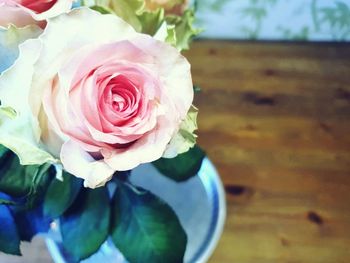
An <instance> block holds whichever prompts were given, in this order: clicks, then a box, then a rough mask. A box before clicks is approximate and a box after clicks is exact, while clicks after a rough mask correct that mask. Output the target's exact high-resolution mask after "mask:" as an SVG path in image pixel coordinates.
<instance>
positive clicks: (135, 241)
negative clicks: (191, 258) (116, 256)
mask: <svg viewBox="0 0 350 263" xmlns="http://www.w3.org/2000/svg"><path fill="white" fill-rule="evenodd" d="M111 225H112V227H111V231H112V233H111V234H112V240H113V242H114V244H115V245H116V247H117V248H118V249H119V250H120V251H121V252H122V253H123V255H124V256H125V257H126V259H127V260H128V261H129V262H131V263H142V262H152V263H164V262H167V263H180V262H183V256H184V253H185V249H186V243H187V236H186V233H185V231H184V230H183V228H182V226H181V224H180V221H179V220H178V218H177V216H176V214H175V213H174V211H173V210H172V209H171V208H170V207H169V206H168V205H167V204H166V203H164V202H163V201H162V200H160V199H159V198H158V197H156V196H155V195H153V194H152V193H151V192H148V191H145V190H144V189H141V188H135V187H133V186H131V185H128V184H123V183H120V184H119V187H118V189H117V191H116V193H115V195H114V197H113V205H112V222H111Z"/></svg>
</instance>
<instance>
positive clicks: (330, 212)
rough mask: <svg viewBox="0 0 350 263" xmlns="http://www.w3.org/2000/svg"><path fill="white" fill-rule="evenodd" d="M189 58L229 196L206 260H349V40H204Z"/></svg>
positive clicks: (204, 136)
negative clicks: (223, 224) (223, 222)
mask: <svg viewBox="0 0 350 263" xmlns="http://www.w3.org/2000/svg"><path fill="white" fill-rule="evenodd" d="M187 56H188V58H189V60H190V62H191V63H192V69H193V78H194V83H195V84H197V85H199V86H200V87H201V88H202V92H201V93H198V94H197V97H196V99H195V104H196V105H197V106H198V108H199V109H200V115H199V126H200V130H199V132H198V134H199V144H200V145H201V146H202V147H203V148H205V149H206V150H207V153H208V155H209V157H210V158H211V159H212V160H213V161H214V163H215V164H216V165H217V168H218V170H219V172H220V174H221V176H222V180H223V181H224V184H225V187H226V193H227V207H228V214H227V222H226V227H225V230H224V233H223V236H222V238H221V241H220V243H219V245H218V247H217V249H216V251H215V253H214V255H213V256H212V258H211V260H210V262H212V263H274V262H281V263H301V262H302V263H321V262H322V263H342V262H343V263H348V262H350V45H349V44H347V45H345V44H295V43H249V42H239V43H237V42H236V43H235V42H215V41H205V42H198V43H195V44H194V45H193V46H192V49H191V51H190V52H189V53H187Z"/></svg>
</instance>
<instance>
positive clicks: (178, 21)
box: [165, 9, 202, 50]
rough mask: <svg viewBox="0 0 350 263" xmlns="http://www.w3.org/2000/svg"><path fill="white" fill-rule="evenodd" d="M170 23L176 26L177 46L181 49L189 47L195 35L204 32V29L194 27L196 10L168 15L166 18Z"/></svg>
mask: <svg viewBox="0 0 350 263" xmlns="http://www.w3.org/2000/svg"><path fill="white" fill-rule="evenodd" d="M165 20H166V22H167V24H168V25H174V26H175V32H176V48H177V49H179V50H183V49H189V44H190V43H191V41H192V39H193V37H195V36H196V35H198V34H199V33H200V32H202V29H198V28H194V27H193V23H194V11H193V10H191V9H188V10H186V11H185V12H184V14H183V15H182V16H181V17H179V16H174V15H171V16H167V17H166V18H165Z"/></svg>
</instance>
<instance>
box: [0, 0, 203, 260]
mask: <svg viewBox="0 0 350 263" xmlns="http://www.w3.org/2000/svg"><path fill="white" fill-rule="evenodd" d="M73 7H74V8H73ZM192 22H193V10H192V9H190V8H189V7H188V3H187V2H186V1H183V0H172V1H171V0H170V1H166V0H92V1H81V2H80V3H73V1H71V0H35V1H34V0H0V72H1V73H0V100H1V105H0V251H2V252H5V253H9V254H16V255H19V254H20V242H21V241H30V240H31V239H32V237H33V236H34V235H36V234H37V233H42V232H44V233H45V232H47V231H48V230H49V228H50V224H52V222H54V221H55V222H58V224H59V226H60V233H61V235H62V239H63V244H64V248H65V250H66V252H67V253H68V254H70V255H71V256H72V258H74V260H75V261H79V260H82V259H85V258H88V257H89V256H91V255H92V254H93V253H95V252H96V251H97V250H98V249H99V248H100V246H101V245H102V244H103V243H104V242H105V240H106V239H107V238H108V237H111V240H112V241H113V243H114V244H115V245H116V247H117V248H118V249H119V250H120V251H121V252H122V253H123V255H124V256H125V258H126V259H127V260H128V261H130V262H174V263H179V262H182V261H183V255H184V252H185V248H186V240H187V238H186V233H185V232H184V230H183V228H182V226H181V224H180V222H179V220H178V218H177V216H176V214H175V213H174V211H173V210H172V208H171V207H170V206H169V205H167V204H166V203H165V202H164V201H162V200H161V199H160V198H159V197H157V196H156V195H155V194H153V193H152V192H149V191H147V190H145V189H142V188H140V187H138V186H135V185H133V184H132V183H131V181H130V180H129V176H130V173H131V172H132V169H134V168H135V167H137V166H138V165H140V164H144V163H152V164H153V165H154V166H155V167H156V168H157V169H158V170H159V171H160V172H161V173H162V174H163V175H164V176H167V177H169V178H171V179H173V180H175V181H184V180H187V179H188V178H190V177H192V176H194V175H196V173H197V171H198V169H199V168H200V165H201V161H202V159H203V157H204V153H203V151H202V150H200V148H199V147H198V146H195V141H196V135H195V134H194V131H195V130H196V128H197V125H196V115H197V109H196V108H195V107H194V106H193V105H192V101H193V95H194V89H193V84H192V80H191V73H190V65H189V63H188V61H187V60H186V59H185V58H184V57H183V56H182V55H181V54H180V51H181V50H183V49H186V48H188V44H189V41H190V40H191V38H192V37H193V36H195V35H196V34H197V33H198V32H199V31H198V30H196V29H194V28H193V26H192Z"/></svg>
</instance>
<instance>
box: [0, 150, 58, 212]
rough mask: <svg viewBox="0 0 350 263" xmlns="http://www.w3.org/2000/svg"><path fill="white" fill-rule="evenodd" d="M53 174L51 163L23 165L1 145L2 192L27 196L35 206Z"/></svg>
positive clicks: (0, 184) (14, 195)
mask: <svg viewBox="0 0 350 263" xmlns="http://www.w3.org/2000/svg"><path fill="white" fill-rule="evenodd" d="M53 176H54V174H53V172H52V171H50V165H48V164H44V165H25V166H22V165H20V163H19V159H18V157H17V156H16V155H15V154H14V153H13V152H12V151H10V150H7V149H6V148H5V147H3V146H1V145H0V192H3V193H6V194H8V195H9V196H11V197H13V198H26V199H27V202H28V205H29V206H34V203H35V202H36V201H38V200H39V199H40V198H41V197H42V195H43V193H44V192H45V191H46V188H47V185H48V183H49V182H50V181H51V179H52V177H53Z"/></svg>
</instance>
